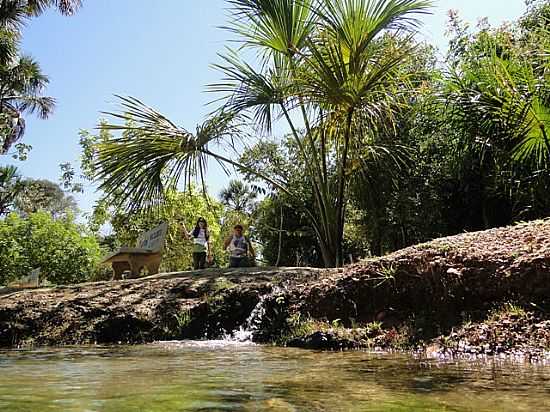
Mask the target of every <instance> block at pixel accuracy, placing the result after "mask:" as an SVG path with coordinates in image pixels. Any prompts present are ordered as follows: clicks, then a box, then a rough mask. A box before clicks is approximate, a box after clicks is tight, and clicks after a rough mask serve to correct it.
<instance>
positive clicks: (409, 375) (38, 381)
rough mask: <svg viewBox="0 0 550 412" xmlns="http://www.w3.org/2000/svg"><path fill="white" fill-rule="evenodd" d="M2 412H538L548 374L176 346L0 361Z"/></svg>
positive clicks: (7, 355) (5, 355)
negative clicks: (427, 411)
mask: <svg viewBox="0 0 550 412" xmlns="http://www.w3.org/2000/svg"><path fill="white" fill-rule="evenodd" d="M0 371H1V373H0V410H1V411H10V412H11V411H15V412H20V411H68V412H71V411H79V412H80V411H87V412H88V411H101V412H103V411H106V412H110V411H112V412H130V411H166V412H171V411H415V410H418V411H424V410H430V411H530V412H533V411H539V410H540V411H545V410H550V401H549V400H548V399H550V396H549V395H550V368H549V367H544V366H537V365H518V364H506V363H503V362H497V361H492V362H485V363H484V362H477V363H473V362H447V363H445V362H437V361H434V360H426V359H417V358H414V357H410V356H403V355H381V354H369V353H365V352H347V353H340V352H338V353H320V352H311V351H301V350H295V349H281V348H274V347H264V346H257V345H250V344H243V343H231V344H228V343H227V342H222V341H218V342H212V341H211V342H175V343H166V342H165V343H158V344H154V345H148V346H139V347H93V348H62V349H38V350H32V351H6V352H0Z"/></svg>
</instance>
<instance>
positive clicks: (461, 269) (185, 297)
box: [0, 219, 550, 358]
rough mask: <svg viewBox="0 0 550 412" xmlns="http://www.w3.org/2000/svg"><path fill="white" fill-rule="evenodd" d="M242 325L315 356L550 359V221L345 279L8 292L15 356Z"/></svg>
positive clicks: (175, 279) (336, 274) (246, 275)
mask: <svg viewBox="0 0 550 412" xmlns="http://www.w3.org/2000/svg"><path fill="white" fill-rule="evenodd" d="M259 302H261V303H260V304H258V303H259ZM254 308H256V311H255V312H254V313H255V316H253V319H249V321H248V322H247V318H249V316H250V314H251V312H252V311H253V309H254ZM258 309H261V310H258ZM241 326H245V327H247V328H248V329H251V331H252V332H253V336H254V340H256V341H259V342H276V343H279V344H288V345H292V346H301V347H309V348H322V349H343V348H362V347H370V348H375V347H379V348H398V349H416V348H430V350H432V351H436V352H437V353H445V354H460V353H465V354H489V355H492V354H499V353H504V354H514V353H518V352H521V353H523V354H526V355H527V356H531V357H537V358H540V357H544V356H549V351H550V220H548V219H547V220H541V221H536V222H530V223H523V224H518V225H515V226H512V227H508V228H502V229H493V230H488V231H484V232H476V233H465V234H461V235H458V236H453V237H448V238H442V239H438V240H435V241H433V242H429V243H426V244H421V245H417V246H414V247H410V248H407V249H404V250H402V251H399V252H396V253H394V254H391V255H388V256H385V257H383V258H379V259H371V260H366V261H363V262H361V263H358V264H355V265H352V266H348V267H345V268H343V269H327V270H319V269H308V268H253V269H244V270H243V269H240V270H227V269H226V270H207V271H204V272H186V273H175V274H164V275H156V276H152V277H148V278H144V279H138V280H126V281H114V282H102V283H94V284H83V285H77V286H72V287H60V288H54V289H42V290H33V291H8V290H4V291H1V290H0V346H4V347H11V346H19V345H25V344H36V345H61V344H83V343H118V342H122V343H142V342H151V341H154V340H169V339H197V338H204V337H207V338H219V337H222V336H225V335H226V334H228V333H230V332H231V331H233V330H236V329H238V328H239V327H241Z"/></svg>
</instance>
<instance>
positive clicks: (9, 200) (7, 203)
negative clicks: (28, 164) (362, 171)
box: [0, 166, 23, 216]
mask: <svg viewBox="0 0 550 412" xmlns="http://www.w3.org/2000/svg"><path fill="white" fill-rule="evenodd" d="M22 189H23V185H22V183H21V177H20V176H19V175H18V174H17V168H16V167H14V166H2V167H0V216H4V215H7V214H8V213H9V212H10V211H11V209H12V207H13V205H14V202H15V200H16V199H17V196H18V195H19V193H20V192H21V190H22Z"/></svg>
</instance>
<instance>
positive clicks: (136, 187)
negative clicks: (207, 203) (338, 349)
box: [96, 0, 430, 266]
mask: <svg viewBox="0 0 550 412" xmlns="http://www.w3.org/2000/svg"><path fill="white" fill-rule="evenodd" d="M230 4H231V5H232V10H233V17H234V19H233V20H232V22H231V24H230V28H229V29H230V30H231V31H232V32H233V33H234V34H236V35H237V36H238V38H239V41H240V42H241V44H242V46H243V47H244V48H251V49H254V50H255V51H257V52H258V53H257V54H258V55H260V56H262V62H261V64H260V69H255V68H254V67H253V65H252V64H249V63H247V62H244V61H242V60H241V59H240V56H239V54H238V53H237V52H232V51H229V52H228V54H227V55H226V56H224V57H223V59H224V63H223V64H219V65H216V67H217V68H218V69H219V70H221V72H222V73H223V74H224V80H223V81H221V82H220V83H218V84H214V85H212V86H211V88H210V89H211V91H213V92H216V93H222V94H224V101H225V104H224V105H223V107H222V109H221V111H220V113H221V114H219V115H218V116H217V117H214V118H213V119H211V120H209V121H207V123H206V124H205V125H207V127H206V128H205V127H203V128H202V129H201V132H200V133H197V134H196V135H194V136H193V135H191V134H190V133H189V132H187V131H186V130H185V129H183V128H180V127H177V126H176V125H175V124H174V123H172V122H170V121H169V120H168V119H167V118H166V117H164V116H162V115H161V114H160V113H158V112H156V111H155V110H153V109H152V108H150V107H148V106H146V105H144V104H143V103H141V102H140V101H138V100H137V99H134V98H123V99H122V106H123V110H122V112H121V113H113V114H112V115H113V116H114V117H115V118H118V119H122V120H123V121H124V124H123V125H117V124H109V125H105V126H104V127H105V128H107V129H108V130H122V131H127V132H131V133H132V135H131V136H128V135H127V136H126V138H124V137H123V138H116V139H113V140H112V141H110V142H109V143H107V144H104V145H102V146H100V147H99V152H100V155H99V160H98V162H97V170H98V173H97V175H96V178H97V179H98V180H99V181H100V182H101V188H102V189H104V190H106V191H112V190H114V188H115V187H116V188H117V190H118V188H121V187H122V191H123V192H124V194H125V199H126V200H127V205H128V208H130V209H132V208H135V207H136V205H140V207H141V206H143V205H144V204H148V203H150V202H153V203H154V202H159V201H162V199H161V195H162V193H163V190H162V189H163V187H164V185H165V184H166V183H167V184H168V185H172V186H173V185H175V184H176V183H177V181H178V180H179V178H180V177H181V175H182V174H183V173H185V174H186V176H189V175H190V174H192V173H193V172H197V173H199V174H200V175H201V177H202V176H203V175H202V171H203V170H204V165H205V162H206V160H207V158H209V157H211V158H214V159H216V160H218V161H219V162H224V163H226V164H229V165H233V166H235V167H237V168H238V169H239V170H240V171H241V172H244V173H253V174H255V175H256V176H257V177H261V178H262V179H264V180H265V181H267V182H268V183H269V184H270V185H272V186H274V187H277V188H278V189H279V190H282V191H285V192H287V193H289V194H291V193H290V192H289V191H288V189H287V188H286V185H285V183H286V182H284V181H280V180H277V179H276V178H272V177H271V176H268V175H266V174H265V173H262V172H261V171H258V170H251V169H249V168H247V167H246V166H245V165H242V164H239V163H238V162H235V161H233V160H230V159H228V158H226V157H224V156H223V155H221V154H220V153H216V152H213V151H212V150H211V149H210V147H211V146H212V143H214V142H220V141H225V142H228V141H229V142H231V141H232V139H233V138H235V136H237V135H238V133H237V130H235V127H236V126H235V125H239V123H242V122H246V119H252V125H251V126H252V127H253V128H254V130H257V131H258V132H270V131H271V129H272V122H273V121H274V120H275V119H277V118H282V119H284V121H286V123H287V125H288V127H289V128H290V131H291V136H292V138H293V139H294V142H295V144H296V149H297V151H298V153H299V155H300V156H301V158H302V159H303V160H304V165H305V170H304V171H303V173H304V178H305V179H307V181H308V184H309V185H310V186H311V188H312V191H313V196H314V208H313V209H310V210H307V211H306V212H307V213H308V215H309V219H310V223H311V225H312V227H313V228H314V230H315V233H316V236H317V238H318V241H319V244H320V247H321V252H322V256H323V260H324V263H325V265H326V266H340V265H341V264H342V263H343V248H342V245H343V236H344V223H345V222H344V217H345V213H346V206H347V200H348V189H349V181H350V172H349V166H350V164H351V163H353V162H354V161H355V160H358V161H360V158H357V157H356V151H357V150H358V149H359V148H362V147H364V146H369V147H371V150H373V151H375V150H378V149H381V144H377V142H376V136H377V133H378V131H379V130H382V129H388V128H389V129H392V128H394V127H395V122H394V118H393V115H392V114H393V112H394V110H395V108H396V107H398V106H399V105H400V104H402V103H403V100H402V98H403V96H404V93H403V89H402V88H398V87H397V85H399V86H400V87H401V86H402V85H403V84H405V83H406V82H405V81H404V80H405V79H402V78H401V79H400V81H399V82H396V81H395V80H396V77H397V76H398V75H399V74H401V72H400V71H399V70H398V67H399V64H400V62H401V61H403V59H404V58H405V57H406V56H407V55H408V54H409V53H410V52H411V50H413V49H414V42H413V41H412V40H411V38H410V37H408V36H404V35H403V34H402V33H404V32H406V31H409V32H410V31H412V30H414V28H415V27H416V26H417V25H418V21H417V20H416V19H415V15H418V14H422V13H426V12H427V11H428V8H429V6H430V2H429V1H419V0H376V1H375V0H336V1H332V0H316V1H315V0H308V1H303V0H302V1H297V0H278V1H266V0H255V1H248V0H232V1H230ZM296 118H299V119H300V123H298V122H297V120H296ZM128 122H131V123H132V125H131V126H128ZM123 163H124V165H125V166H124V167H122V164H123ZM191 165H193V166H195V167H192V166H191ZM292 195H293V196H297V197H299V196H300V195H301V194H299V193H292Z"/></svg>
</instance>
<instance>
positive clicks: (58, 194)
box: [15, 179, 78, 219]
mask: <svg viewBox="0 0 550 412" xmlns="http://www.w3.org/2000/svg"><path fill="white" fill-rule="evenodd" d="M21 186H22V188H21V191H20V192H19V194H18V195H17V197H16V199H15V211H16V212H18V213H19V214H20V215H22V216H26V215H29V214H32V213H36V212H47V213H49V214H50V215H51V216H52V217H53V218H54V219H58V218H61V217H67V216H68V215H75V214H76V213H77V212H78V207H77V205H76V201H75V199H74V198H73V197H72V196H70V195H67V194H66V193H65V192H64V191H63V190H62V189H61V188H60V187H59V185H58V184H57V183H54V182H50V181H49V180H44V179H37V180H35V179H25V180H23V181H22V182H21Z"/></svg>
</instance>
